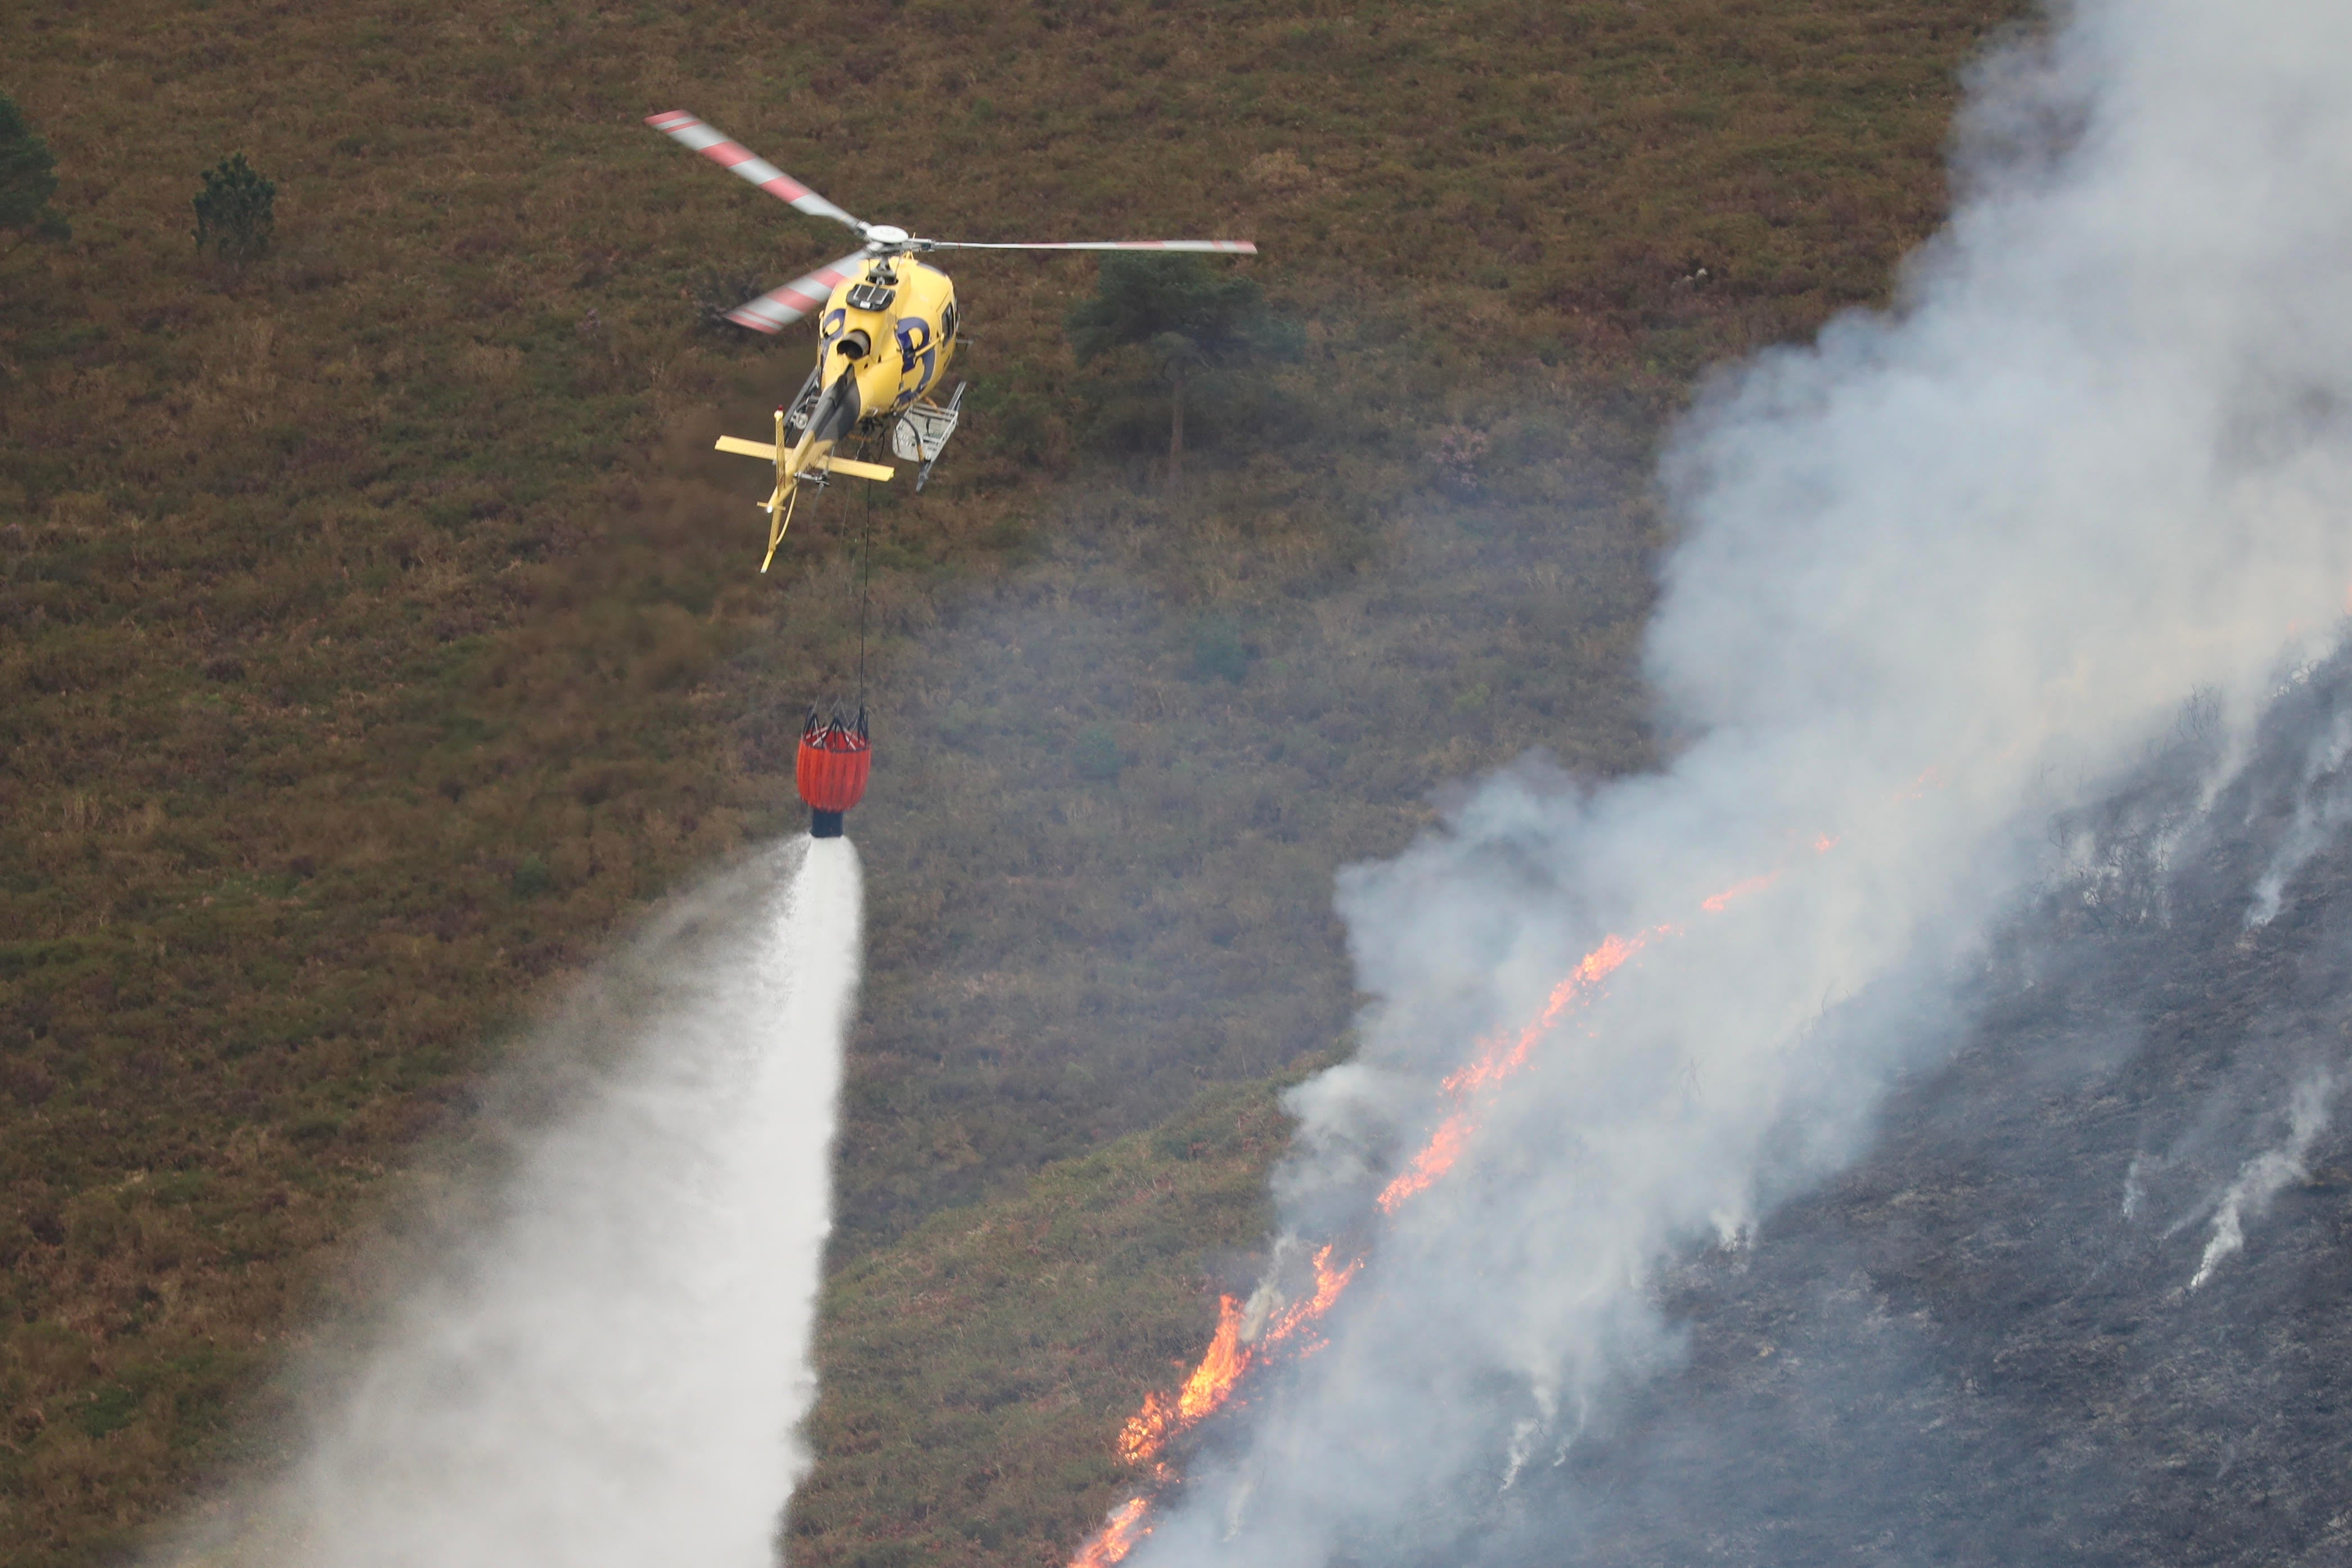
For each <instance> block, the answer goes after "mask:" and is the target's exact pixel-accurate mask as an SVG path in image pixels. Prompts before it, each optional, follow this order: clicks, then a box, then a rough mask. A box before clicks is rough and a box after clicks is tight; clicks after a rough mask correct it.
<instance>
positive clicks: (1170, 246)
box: [915, 239, 1257, 256]
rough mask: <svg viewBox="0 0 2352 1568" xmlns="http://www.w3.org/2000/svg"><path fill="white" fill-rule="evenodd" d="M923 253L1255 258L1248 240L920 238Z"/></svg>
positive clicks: (1253, 250) (1252, 244)
mask: <svg viewBox="0 0 2352 1568" xmlns="http://www.w3.org/2000/svg"><path fill="white" fill-rule="evenodd" d="M915 247H916V248H919V249H923V250H1198V251H1204V252H1207V253H1209V254H1212V255H1216V256H1255V255H1256V254H1257V245H1256V243H1255V241H1252V240H1247V239H1079V240H1065V241H1062V242H1060V243H1058V244H1052V245H992V244H988V243H986V242H984V241H980V240H971V239H919V240H917V241H915Z"/></svg>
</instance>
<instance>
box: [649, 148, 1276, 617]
mask: <svg viewBox="0 0 2352 1568" xmlns="http://www.w3.org/2000/svg"><path fill="white" fill-rule="evenodd" d="M646 124H648V125H650V126H652V127H653V128H654V129H655V130H656V131H659V132H663V133H664V134H666V135H668V136H671V137H674V138H675V139H677V141H679V142H684V143H685V144H686V145H687V146H688V147H691V148H693V149H694V150H695V151H696V152H698V153H701V154H702V155H703V156H704V157H706V158H709V160H710V161H711V162H713V163H717V164H719V165H720V166H721V167H722V168H727V169H731V170H732V171H734V172H735V173H736V174H740V175H741V176H742V177H743V178H744V179H746V180H749V181H751V184H755V185H757V186H759V187H760V188H761V190H763V191H765V192H767V193H768V194H769V195H772V196H775V197H777V198H778V199H780V200H782V201H785V202H789V203H791V204H792V205H793V206H795V207H797V208H799V209H800V210H801V211H802V212H804V213H807V214H810V215H811V216H815V217H829V218H831V219H833V220H834V221H835V223H839V224H843V225H845V226H848V227H849V228H851V229H854V230H855V231H856V234H857V236H858V237H859V238H860V239H862V240H863V241H865V243H864V244H863V245H862V246H860V247H858V248H857V249H856V250H855V251H852V252H851V253H850V254H849V255H847V256H845V257H843V258H841V259H840V260H838V261H835V262H832V263H830V264H828V265H826V266H824V267H820V268H817V269H816V270H815V271H814V272H812V273H810V274H808V275H807V276H806V277H804V278H796V279H793V281H791V282H790V283H787V284H785V285H784V286H783V287H782V288H781V289H770V290H769V291H768V292H767V293H765V294H762V295H761V296H760V297H759V298H758V299H756V300H749V301H747V302H746V303H744V304H741V305H739V306H737V307H736V308H735V309H734V310H730V311H728V312H727V319H728V320H729V321H733V322H735V323H736V324H738V325H739V326H745V327H750V328H751V329H752V330H753V331H761V332H776V331H782V330H783V329H784V328H786V327H788V326H790V325H791V324H792V323H793V322H794V321H799V320H800V319H801V318H802V317H803V316H806V315H808V314H810V313H811V312H812V311H816V310H822V311H823V314H821V315H820V316H818V318H817V352H816V364H815V367H814V368H813V369H812V370H811V371H810V372H809V374H808V379H807V380H806V381H804V382H803V383H802V384H801V390H800V394H799V395H798V396H796V397H794V398H793V402H792V404H791V405H790V406H789V407H785V408H779V409H777V410H776V427H775V432H774V434H775V439H774V440H773V441H746V440H741V439H740V438H738V437H733V436H721V437H719V444H718V448H717V449H718V450H719V451H721V452H738V453H740V454H742V455H743V456H744V457H747V458H761V460H763V461H766V462H772V463H773V464H775V466H776V488H775V491H774V493H773V494H772V495H770V496H769V497H768V499H767V500H764V501H762V502H761V503H760V510H762V511H764V512H766V513H767V514H768V553H767V554H766V555H765V556H764V557H763V558H762V559H761V562H760V570H761V571H762V572H765V571H766V570H767V569H768V564H769V563H770V562H772V561H773V560H775V558H776V546H777V545H778V544H779V543H781V542H782V540H783V537H784V529H785V528H786V527H787V526H788V525H789V524H790V523H791V521H792V516H793V503H794V501H795V500H798V498H799V494H800V487H801V486H802V485H803V483H808V484H814V485H819V486H822V485H823V484H824V482H825V481H826V479H829V478H831V477H832V476H834V475H835V474H842V475H847V476H849V477H852V478H855V479H888V478H890V477H891V473H892V470H891V469H890V468H888V467H887V466H886V465H884V464H881V463H867V462H861V461H859V460H857V459H856V458H848V457H845V456H842V455H841V454H840V447H841V446H842V444H843V443H844V442H845V441H848V440H850V439H851V438H852V437H874V436H878V435H880V434H882V432H883V431H884V430H886V429H887V431H888V432H889V434H890V449H891V451H892V452H893V453H895V454H896V455H897V456H898V458H899V459H900V460H901V461H904V462H908V463H914V464H917V465H919V467H918V468H917V470H916V474H915V488H916V489H922V488H923V484H924V482H925V481H926V480H928V479H929V478H930V477H931V465H932V464H934V463H936V462H938V461H939V460H940V452H941V451H942V450H943V449H944V448H945V447H946V446H947V444H948V437H950V436H952V435H954V434H955V427H956V421H957V420H958V419H959V418H960V417H961V407H962V404H963V394H964V387H963V385H962V384H959V385H958V386H957V387H956V390H955V395H953V396H952V397H950V398H949V399H948V400H947V401H946V402H945V403H941V402H940V401H939V398H938V396H937V388H938V387H939V385H940V378H941V377H942V376H944V375H945V374H947V369H948V364H949V362H950V361H951V360H952V359H953V358H954V357H955V351H956V345H957V342H958V341H959V340H958V332H959V331H960V329H961V321H959V319H958V317H957V315H956V300H955V285H954V284H953V283H951V282H950V281H949V279H948V275H947V274H946V273H944V272H942V271H940V269H939V268H935V267H932V266H930V265H929V263H927V262H924V261H921V260H919V259H918V258H919V257H920V256H921V255H922V254H924V253H925V252H928V251H933V250H1191V251H1205V252H1210V253H1213V254H1218V255H1227V256H1255V255H1256V254H1257V247H1256V246H1255V245H1253V244H1252V243H1250V242H1249V241H1248V240H1246V239H1102V240H1081V241H1066V242H1063V243H1059V244H1043V245H1036V244H1030V245H1020V244H985V243H980V242H975V241H971V240H953V239H921V238H918V237H915V236H913V235H910V234H908V232H907V231H906V230H905V229H903V228H895V227H892V226H889V225H887V224H878V223H865V222H861V221H860V220H859V219H857V218H855V217H852V216H850V215H849V214H847V213H845V212H844V211H842V210H841V208H839V207H837V206H835V205H833V204H832V203H831V202H829V201H826V200H825V199H824V197H823V196H821V195H817V194H816V193H815V192H814V191H812V190H810V189H809V188H808V187H807V186H806V185H803V184H801V183H800V182H799V181H797V180H795V179H793V177H792V176H791V175H790V174H785V173H784V172H783V171H782V169H779V168H777V167H776V166H775V165H774V164H773V163H769V162H768V161H767V160H766V159H764V158H761V157H758V156H756V155H755V154H753V153H751V152H749V151H747V150H745V149H744V148H743V147H742V146H741V145H740V144H739V143H737V142H732V141H730V140H729V139H728V138H727V137H726V136H724V135H722V134H721V133H720V132H718V131H715V130H713V129H712V128H711V127H710V126H709V125H706V124H705V123H703V122H702V121H699V120H698V119H696V118H695V117H694V116H693V115H691V114H687V113H684V112H681V111H678V110H672V111H670V112H669V113H667V114H650V115H647V116H646Z"/></svg>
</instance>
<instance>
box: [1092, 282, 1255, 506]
mask: <svg viewBox="0 0 2352 1568" xmlns="http://www.w3.org/2000/svg"><path fill="white" fill-rule="evenodd" d="M1062 324H1063V330H1064V331H1066V332H1067V333H1068V334H1069V339H1070V348H1071V350H1072V352H1074V353H1076V355H1077V357H1078V363H1080V364H1087V363H1091V362H1092V361H1094V360H1096V359H1097V358H1099V357H1100V356H1102V355H1103V354H1105V353H1109V352H1110V351H1111V350H1113V349H1118V348H1129V347H1139V348H1141V349H1143V350H1144V351H1145V352H1146V353H1149V354H1150V357H1151V359H1152V361H1153V362H1154V363H1156V364H1157V365H1158V367H1159V370H1160V374H1162V375H1164V376H1166V377H1167V378H1168V385H1169V400H1170V413H1169V425H1168V477H1169V479H1170V480H1171V482H1172V481H1173V480H1174V479H1175V478H1176V477H1177V475H1178V474H1179V473H1180V472H1181V470H1182V468H1183V464H1184V380H1185V377H1186V376H1187V375H1188V374H1192V372H1194V371H1196V370H1201V369H1204V368H1208V367H1211V366H1214V365H1218V364H1224V363H1232V362H1234V361H1237V360H1242V359H1246V358H1248V357H1251V356H1252V355H1254V354H1257V353H1262V352H1265V351H1267V350H1270V349H1273V348H1276V347H1278V346H1279V343H1278V340H1279V339H1280V337H1281V331H1280V324H1279V323H1278V322H1276V321H1275V319H1274V318H1273V317H1272V316H1271V315H1270V314H1269V313H1268V312H1267V310H1266V308H1265V290H1264V289H1260V288H1259V287H1258V286H1257V284H1256V282H1255V280H1253V279H1248V278H1234V277H1220V276H1218V275H1216V274H1215V273H1213V272H1212V271H1211V270H1210V269H1209V268H1207V267H1205V266H1203V265H1202V262H1201V258H1199V257H1197V256H1185V255H1177V256H1165V255H1162V256H1152V255H1129V254H1125V253H1117V254H1113V255H1110V256H1108V257H1106V258H1103V264H1102V276H1101V278H1100V279H1099V280H1098V281H1097V283H1096V285H1095V292H1094V297H1093V298H1091V299H1087V300H1080V301H1079V302H1078V303H1077V304H1076V306H1075V307H1073V308H1072V309H1071V310H1070V313H1069V314H1068V315H1067V316H1066V317H1065V318H1063V323H1062Z"/></svg>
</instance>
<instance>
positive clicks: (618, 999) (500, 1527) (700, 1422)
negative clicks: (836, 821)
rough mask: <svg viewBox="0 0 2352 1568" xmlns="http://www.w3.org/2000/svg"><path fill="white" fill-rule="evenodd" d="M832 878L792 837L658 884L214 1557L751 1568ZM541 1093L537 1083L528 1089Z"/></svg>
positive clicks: (784, 1459) (823, 1093)
mask: <svg viewBox="0 0 2352 1568" xmlns="http://www.w3.org/2000/svg"><path fill="white" fill-rule="evenodd" d="M860 898H861V893H860V887H859V878H858V867H857V861H856V852H855V851H854V850H853V849H852V848H851V847H850V846H849V844H848V841H847V840H845V839H830V840H824V841H821V842H820V841H811V840H800V841H796V842H795V843H794V844H793V845H789V846H787V847H783V848H782V849H780V850H777V851H773V852H772V853H770V854H769V855H767V856H766V857H764V858H761V860H759V861H757V862H755V863H754V864H753V865H751V866H750V867H749V868H745V869H743V870H741V871H739V872H736V873H732V874H730V875H727V876H723V877H721V878H720V879H718V880H717V881H715V882H714V883H713V884H711V885H709V886H708V887H705V888H703V889H699V890H698V891H697V892H696V893H694V894H692V895H690V896H689V897H688V898H686V899H684V900H681V901H680V903H679V904H678V906H677V908H675V909H674V910H671V911H670V912H669V914H668V915H667V917H666V918H665V919H664V920H663V921H660V922H659V923H658V925H657V926H656V929H654V930H653V931H651V932H649V933H648V934H647V935H646V937H645V938H644V940H643V941H642V942H640V943H639V945H638V948H637V950H636V951H635V952H633V953H630V954H627V955H625V956H624V957H623V958H622V959H621V960H619V961H617V962H616V963H614V965H613V966H612V970H611V972H610V973H607V974H606V975H605V976H604V977H603V984H602V985H601V986H600V988H599V989H598V990H597V991H596V992H595V994H593V995H592V997H591V998H590V999H589V1002H588V1004H587V1005H583V1007H582V1008H581V1009H580V1016H577V1017H575V1018H574V1019H573V1020H572V1022H571V1023H569V1024H568V1025H566V1026H563V1027H562V1028H559V1029H558V1030H557V1031H555V1037H554V1038H553V1039H552V1040H551V1041H550V1042H548V1045H549V1050H550V1053H551V1055H554V1056H557V1057H560V1058H567V1064H568V1065H569V1066H571V1067H572V1068H580V1066H581V1063H582V1062H583V1059H584V1061H585V1068H584V1076H585V1077H586V1078H588V1079H590V1080H591V1081H589V1082H588V1083H586V1084H585V1085H584V1086H575V1087H574V1089H572V1091H570V1092H569V1093H567V1094H563V1095H562V1096H560V1097H559V1098H560V1099H561V1100H562V1103H560V1104H559V1105H557V1106H556V1107H554V1108H553V1109H552V1110H549V1109H547V1108H544V1107H541V1108H540V1110H538V1112H537V1113H536V1114H535V1115H533V1114H530V1111H529V1108H509V1109H510V1110H513V1111H514V1113H515V1115H516V1116H517V1117H519V1118H522V1119H525V1120H530V1121H536V1122H537V1123H538V1124H537V1125H536V1126H534V1127H531V1128H530V1129H529V1130H527V1131H520V1132H519V1133H517V1134H515V1136H514V1138H513V1141H512V1146H511V1147H510V1148H509V1150H508V1151H507V1157H508V1168H507V1169H506V1170H505V1172H504V1173H502V1174H501V1175H500V1176H499V1177H498V1178H497V1179H494V1180H491V1181H488V1182H487V1183H478V1184H479V1185H483V1186H486V1187H487V1189H488V1190H487V1191H486V1192H485V1193H483V1194H481V1201H482V1203H483V1204H484V1205H486V1212H482V1213H478V1214H475V1215H469V1216H468V1217H467V1219H466V1220H465V1221H464V1222H463V1228H464V1230H465V1232H466V1234H465V1235H464V1236H463V1237H461V1238H459V1239H458V1240H457V1242H456V1243H455V1244H454V1245H452V1246H449V1247H446V1248H445V1249H444V1251H443V1256H441V1257H440V1258H438V1259H437V1261H436V1264H435V1265H434V1266H433V1267H431V1268H430V1269H429V1270H428V1271H427V1272H426V1273H425V1276H424V1278H423V1279H421V1280H418V1281H416V1282H415V1283H413V1284H412V1285H410V1286H409V1287H408V1288H407V1289H404V1291H403V1292H402V1293H401V1294H400V1296H399V1298H398V1300H397V1301H396V1304H395V1305H394V1307H393V1309H392V1310H391V1311H390V1313H389V1315H388V1316H387V1318H386V1320H385V1321H383V1323H382V1324H381V1325H380V1326H379V1327H378V1329H377V1331H376V1332H375V1334H374V1335H373V1342H372V1343H371V1344H370V1345H369V1347H368V1348H367V1349H366V1351H365V1352H363V1353H362V1355H361V1356H360V1357H359V1358H358V1361H357V1364H356V1366H355V1367H353V1368H352V1369H350V1370H349V1372H348V1373H346V1374H345V1375H343V1376H341V1377H339V1378H335V1379H333V1380H331V1392H330V1393H328V1394H325V1395H324V1396H323V1397H322V1401H321V1408H320V1410H319V1412H318V1414H317V1415H316V1418H315V1420H314V1421H313V1422H312V1424H311V1430H310V1433H309V1434H308V1436H307V1439H306V1442H305V1446H304V1448H303V1454H302V1458H301V1459H300V1460H299V1463H298V1465H297V1466H296V1468H295V1469H294V1472H293V1473H292V1474H291V1475H290V1476H289V1478H288V1479H286V1480H285V1481H284V1483H283V1484H282V1485H281V1486H280V1487H279V1488H278V1490H277V1491H276V1492H275V1493H274V1494H273V1495H272V1496H270V1497H269V1498H268V1499H266V1500H263V1501H262V1502H261V1503H260V1504H259V1505H258V1506H257V1507H256V1508H255V1509H254V1510H251V1512H250V1514H249V1515H248V1517H247V1518H246V1519H244V1520H243V1521H240V1523H239V1525H238V1526H237V1527H236V1531H235V1533H236V1540H235V1541H233V1542H229V1543H228V1544H227V1545H226V1548H224V1547H223V1546H222V1544H221V1543H220V1542H213V1543H212V1544H211V1545H210V1546H209V1547H208V1548H207V1547H203V1546H200V1547H198V1548H197V1549H196V1552H195V1554H196V1555H197V1556H199V1557H208V1553H209V1552H221V1553H222V1560H233V1561H236V1562H238V1563H275V1564H283V1565H285V1568H512V1565H513V1564H515V1563H562V1564H564V1565H566V1568H605V1565H610V1568H623V1565H626V1568H642V1565H643V1564H645V1563H670V1562H677V1563H686V1562H691V1563H698V1564H704V1565H707V1568H762V1565H764V1564H767V1563H771V1562H772V1561H774V1559H775V1553H776V1548H775V1535H776V1531H777V1528H778V1524H779V1520H780V1515H781V1512H782V1506H783V1502H784V1500H785V1497H786V1494H787V1493H788V1491H789V1490H790V1489H791V1488H792V1486H793V1484H794V1483H795V1482H796V1481H797V1479H799V1477H800V1476H801V1475H802V1474H803V1472H804V1471H805V1469H806V1468H807V1466H808V1463H809V1457H808V1455H807V1454H806V1453H805V1452H804V1451H803V1450H802V1448H801V1447H800V1446H799V1444H798V1440H797V1438H796V1437H795V1436H794V1434H793V1428H794V1427H795V1426H796V1425H797V1423H798V1422H799V1420H800V1419H801V1417H802V1416H803V1415H805V1413H806V1411H807V1409H808V1407H809V1405H810V1404H811V1402H812V1400H813V1399H814V1393H815V1382H814V1371H813V1370H812V1368H811V1365H810V1363H809V1349H810V1338H811V1331H812V1328H813V1324H814V1312H815V1299H816V1294H817V1289H818V1285H819V1279H820V1268H821V1264H822V1255H823V1251H824V1238H825V1236H826V1233H827V1231H828V1230H829V1228H830V1224H831V1220H830V1196H831V1194H830V1161H831V1154H832V1142H833V1129H834V1118H835V1100H836V1096H837V1091H838V1088H839V1083H840V1074H841V1047H842V1037H843V1031H844V1030H845V1027H846V1026H847V1023H848V1019H849V1014H850V1009H851V1006H852V1004H853V1001H854V998H855V994H856V985H857V979H858V952H859V940H860V931H859V924H860V911H859V905H860ZM541 1098H544V1096H543V1095H542V1096H541Z"/></svg>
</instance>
